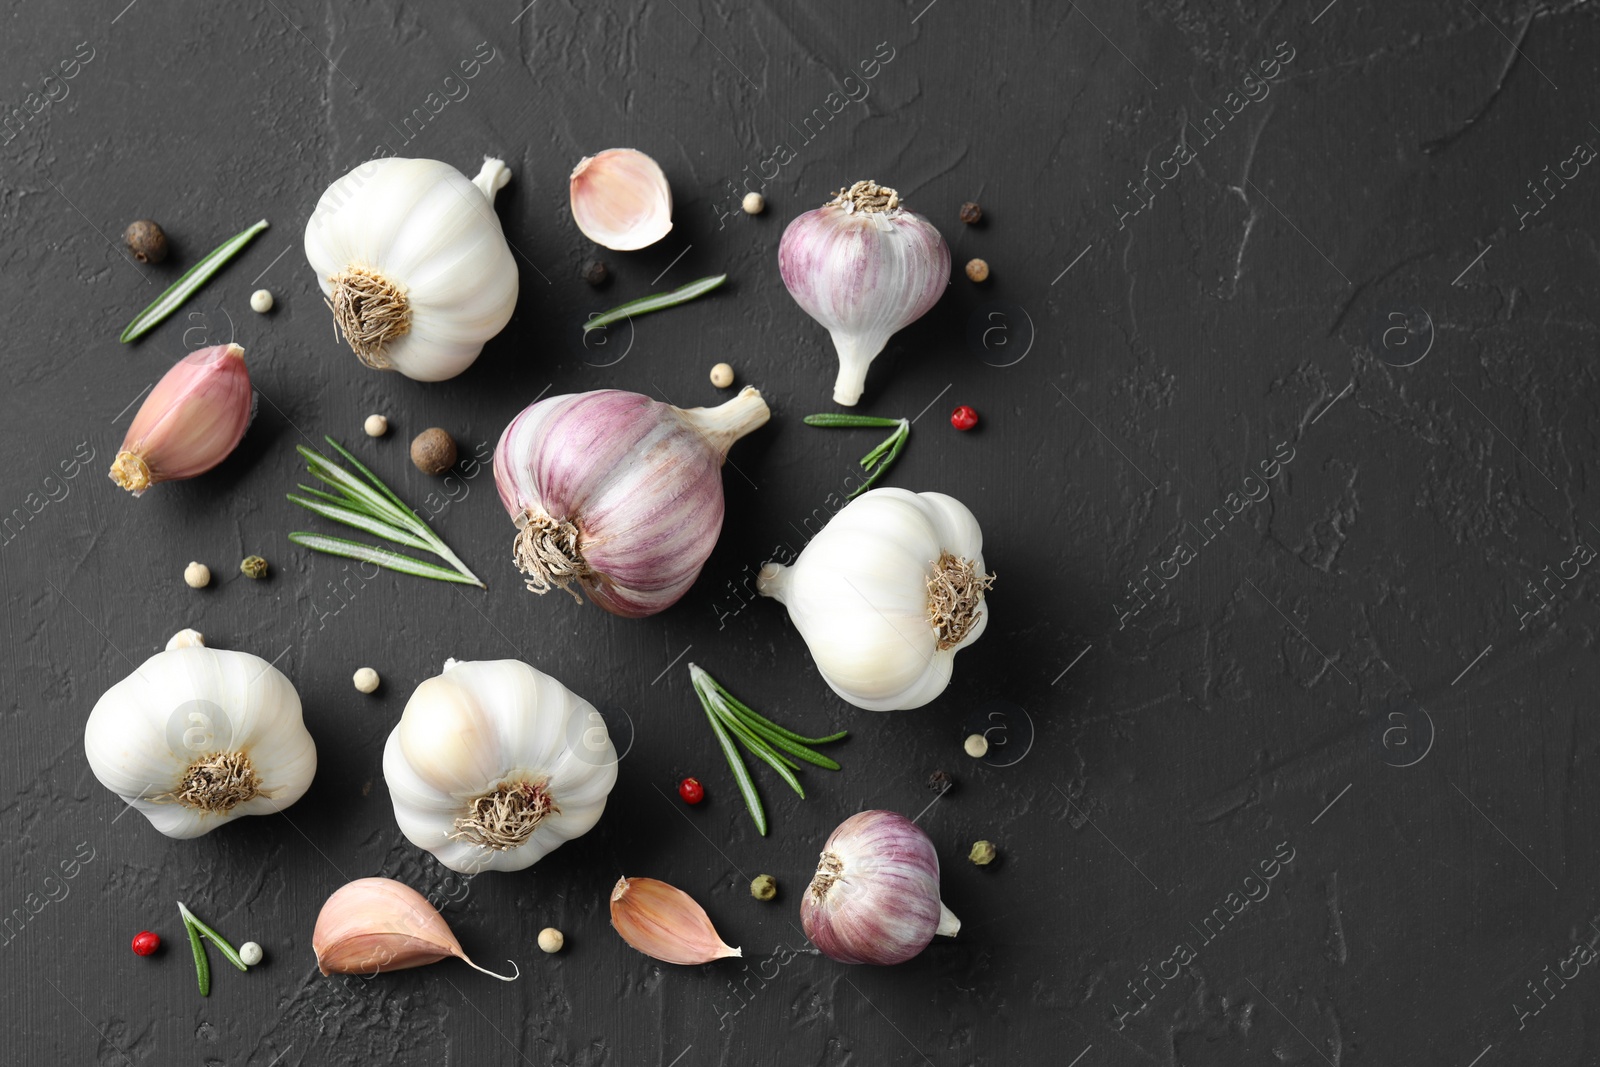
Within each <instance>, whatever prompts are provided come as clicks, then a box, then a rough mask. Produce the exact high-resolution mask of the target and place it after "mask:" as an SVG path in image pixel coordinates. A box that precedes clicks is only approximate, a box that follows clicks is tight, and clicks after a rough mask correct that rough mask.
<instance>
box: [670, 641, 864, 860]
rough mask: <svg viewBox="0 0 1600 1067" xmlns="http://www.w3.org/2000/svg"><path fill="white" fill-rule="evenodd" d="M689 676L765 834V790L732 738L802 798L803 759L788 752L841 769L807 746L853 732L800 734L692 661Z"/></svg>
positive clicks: (741, 788)
mask: <svg viewBox="0 0 1600 1067" xmlns="http://www.w3.org/2000/svg"><path fill="white" fill-rule="evenodd" d="M689 680H690V681H691V682H692V683H693V685H694V692H695V696H697V697H699V698H700V706H701V707H702V708H704V709H705V712H706V718H707V719H708V720H709V721H710V723H711V732H712V733H713V734H715V735H716V738H717V743H718V744H719V745H720V746H721V748H722V754H723V756H724V757H726V759H727V761H728V769H729V770H731V771H732V772H733V780H734V781H735V782H736V783H737V784H738V786H739V792H740V794H741V795H743V797H744V804H745V807H746V808H748V809H750V818H752V819H753V820H755V824H756V829H757V830H758V831H759V832H760V833H761V836H763V837H765V836H766V834H767V812H766V809H765V808H764V807H762V804H761V794H760V793H758V792H756V785H755V782H754V781H753V780H752V779H751V777H750V772H749V770H747V769H746V768H745V765H744V758H743V757H742V756H740V755H739V749H738V748H737V747H736V746H735V745H734V740H735V739H737V740H738V741H739V743H740V744H742V745H744V747H745V749H746V750H748V751H749V752H750V754H751V755H753V756H755V757H756V758H757V759H759V760H761V761H762V762H763V763H765V764H767V766H769V767H771V768H772V769H773V770H774V771H776V772H777V774H778V777H780V778H782V779H783V780H784V782H786V783H787V784H788V786H789V788H790V789H793V790H794V791H795V792H796V793H798V794H799V795H800V798H801V799H802V800H803V799H805V795H806V791H805V790H804V789H802V788H801V786H800V781H799V779H797V778H796V777H795V776H794V772H795V771H797V770H799V769H800V764H798V763H796V762H795V761H794V760H793V759H790V758H789V757H790V756H794V757H796V758H798V759H802V760H805V761H806V762H807V763H811V764H814V765H816V766H818V767H822V768H825V769H827V770H830V771H836V770H838V769H839V765H838V764H837V763H835V762H834V761H833V760H831V759H829V758H828V757H827V756H824V755H821V754H820V753H817V752H813V751H811V749H810V748H809V747H808V746H810V745H825V744H829V743H831V742H834V741H841V740H843V739H844V738H846V737H848V736H850V735H849V734H847V733H846V732H844V731H843V730H841V731H839V732H838V733H836V734H829V735H828V736H827V737H802V736H801V735H800V734H797V733H795V732H794V731H793V730H788V729H785V728H784V727H782V726H779V725H778V724H777V723H775V722H773V721H771V720H770V719H767V718H764V717H763V716H761V715H759V714H757V713H756V712H754V711H752V710H751V709H750V708H749V707H748V706H747V705H745V704H743V703H741V702H740V701H739V699H738V698H737V697H735V696H734V695H733V694H732V693H730V692H728V691H727V690H726V689H724V688H723V687H722V683H720V682H718V681H717V680H716V679H715V678H713V677H711V675H709V674H707V673H706V672H705V671H703V670H701V669H700V668H699V667H697V666H695V665H694V664H693V663H691V664H689Z"/></svg>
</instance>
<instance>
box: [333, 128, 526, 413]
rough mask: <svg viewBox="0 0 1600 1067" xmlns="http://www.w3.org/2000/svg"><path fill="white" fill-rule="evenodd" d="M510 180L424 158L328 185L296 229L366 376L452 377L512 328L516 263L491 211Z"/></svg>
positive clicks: (495, 172)
mask: <svg viewBox="0 0 1600 1067" xmlns="http://www.w3.org/2000/svg"><path fill="white" fill-rule="evenodd" d="M510 180H511V172H510V171H509V170H507V169H506V165H505V164H504V163H503V162H501V161H500V160H498V159H486V160H484V163H483V169H482V170H481V171H479V172H478V176H477V178H475V179H473V180H472V181H468V180H467V179H466V177H465V176H464V175H463V174H462V173H461V172H460V171H458V170H456V169H455V168H454V167H452V166H450V165H449V164H447V163H440V162H438V161H437V160H432V159H396V158H393V157H390V158H385V159H374V160H369V161H368V162H366V163H363V164H362V165H361V166H359V167H357V168H356V169H355V170H352V171H351V172H350V173H348V174H346V175H345V176H344V177H342V178H340V179H339V180H338V181H336V182H334V183H333V184H332V185H330V186H329V187H328V189H327V191H326V192H324V193H323V194H322V199H321V200H319V201H318V202H317V208H316V210H315V211H313V212H312V213H311V218H310V220H309V221H308V222H307V223H306V258H307V259H309V260H310V261H311V268H312V269H313V270H315V271H316V272H317V283H318V284H319V285H321V286H322V292H323V295H324V296H325V297H326V298H327V301H328V306H329V307H330V308H332V309H333V321H334V329H335V333H336V334H342V335H343V336H344V339H345V341H346V343H348V344H349V345H350V347H351V349H353V350H354V351H355V354H356V356H357V357H358V358H359V359H360V360H361V362H363V363H365V364H366V365H367V366H369V367H374V368H377V369H379V370H396V371H399V372H400V373H401V374H404V375H405V376H406V377H407V378H414V379H416V380H417V381H419V382H438V381H443V380H444V379H446V378H454V377H455V376H456V375H458V374H460V373H461V372H462V371H464V370H466V369H467V367H469V366H470V365H471V364H472V361H473V360H475V359H477V358H478V353H479V352H481V351H482V350H483V345H484V342H485V341H488V340H489V339H490V338H491V337H493V336H494V335H495V334H497V333H499V332H500V331H501V330H502V329H503V328H504V327H505V324H506V323H507V322H509V321H511V313H512V311H513V310H514V309H515V308H516V304H517V265H516V262H515V261H514V260H513V259H512V258H511V249H510V248H509V247H508V246H507V244H506V239H505V235H504V234H503V233H502V232H501V229H500V219H499V218H498V217H497V216H496V215H495V213H494V194H495V193H496V192H497V191H498V190H500V189H501V188H502V187H504V186H505V184H506V182H508V181H510Z"/></svg>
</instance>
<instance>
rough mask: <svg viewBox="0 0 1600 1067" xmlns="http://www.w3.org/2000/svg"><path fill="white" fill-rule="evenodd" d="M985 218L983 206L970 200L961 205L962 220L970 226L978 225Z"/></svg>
mask: <svg viewBox="0 0 1600 1067" xmlns="http://www.w3.org/2000/svg"><path fill="white" fill-rule="evenodd" d="M982 219H983V208H981V207H979V206H978V205H977V204H974V203H973V202H972V201H971V200H968V201H967V202H966V203H965V204H962V205H961V221H962V222H964V223H966V224H967V225H968V226H976V225H977V224H978V223H979V222H980V221H982Z"/></svg>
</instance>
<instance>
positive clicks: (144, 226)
mask: <svg viewBox="0 0 1600 1067" xmlns="http://www.w3.org/2000/svg"><path fill="white" fill-rule="evenodd" d="M122 236H123V239H124V240H126V241H127V242H128V251H130V252H132V253H133V258H134V259H137V260H138V261H139V262H140V263H160V262H161V261H162V260H164V259H166V258H167V235H166V234H165V233H162V232H161V227H160V226H157V225H156V224H155V223H153V222H151V221H150V220H149V219H140V220H139V221H138V222H133V223H129V224H128V229H127V232H126V233H124V234H123V235H122Z"/></svg>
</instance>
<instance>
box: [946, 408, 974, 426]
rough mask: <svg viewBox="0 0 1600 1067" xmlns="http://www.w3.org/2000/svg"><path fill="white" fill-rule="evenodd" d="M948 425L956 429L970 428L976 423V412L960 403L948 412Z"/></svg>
mask: <svg viewBox="0 0 1600 1067" xmlns="http://www.w3.org/2000/svg"><path fill="white" fill-rule="evenodd" d="M950 425H951V426H954V427H955V428H956V429H958V430H970V429H972V428H973V427H974V426H976V425H978V413H977V412H976V411H973V410H972V409H971V408H970V407H968V406H967V405H965V404H962V405H961V406H960V407H958V408H956V409H955V410H954V411H952V412H951V413H950Z"/></svg>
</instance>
